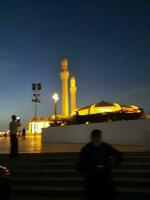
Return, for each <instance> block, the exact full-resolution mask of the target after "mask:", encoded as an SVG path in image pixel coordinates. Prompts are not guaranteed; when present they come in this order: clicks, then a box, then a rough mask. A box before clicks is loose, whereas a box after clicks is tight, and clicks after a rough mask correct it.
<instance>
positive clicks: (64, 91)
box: [60, 58, 69, 118]
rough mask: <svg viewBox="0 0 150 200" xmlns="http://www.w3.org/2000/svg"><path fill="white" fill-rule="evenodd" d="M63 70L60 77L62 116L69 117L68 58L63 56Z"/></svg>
mask: <svg viewBox="0 0 150 200" xmlns="http://www.w3.org/2000/svg"><path fill="white" fill-rule="evenodd" d="M61 67H62V70H61V72H60V78H61V81H62V116H63V117H64V118H67V117H68V115H69V104H68V78H69V71H68V60H67V58H63V59H62V60H61Z"/></svg>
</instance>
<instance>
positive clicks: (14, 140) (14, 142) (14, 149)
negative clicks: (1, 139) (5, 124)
mask: <svg viewBox="0 0 150 200" xmlns="http://www.w3.org/2000/svg"><path fill="white" fill-rule="evenodd" d="M11 118H12V121H11V122H10V124H9V130H10V145H11V146H10V156H11V157H16V156H18V137H17V133H18V128H19V127H20V126H21V124H20V119H17V118H16V115H12V117H11Z"/></svg>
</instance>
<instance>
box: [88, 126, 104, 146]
mask: <svg viewBox="0 0 150 200" xmlns="http://www.w3.org/2000/svg"><path fill="white" fill-rule="evenodd" d="M91 142H92V144H94V146H99V145H100V144H101V143H102V131H101V130H99V129H94V130H93V131H92V132H91Z"/></svg>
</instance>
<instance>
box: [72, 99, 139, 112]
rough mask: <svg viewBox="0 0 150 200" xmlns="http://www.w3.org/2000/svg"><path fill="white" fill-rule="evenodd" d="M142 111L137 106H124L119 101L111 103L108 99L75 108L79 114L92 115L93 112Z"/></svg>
mask: <svg viewBox="0 0 150 200" xmlns="http://www.w3.org/2000/svg"><path fill="white" fill-rule="evenodd" d="M117 112H124V113H141V112H142V111H141V109H140V108H138V107H137V106H134V105H130V106H122V105H120V104H118V103H109V102H106V101H101V102H98V103H95V104H91V105H88V106H85V107H82V108H78V109H76V110H75V112H74V113H72V115H74V114H78V115H92V114H105V113H117Z"/></svg>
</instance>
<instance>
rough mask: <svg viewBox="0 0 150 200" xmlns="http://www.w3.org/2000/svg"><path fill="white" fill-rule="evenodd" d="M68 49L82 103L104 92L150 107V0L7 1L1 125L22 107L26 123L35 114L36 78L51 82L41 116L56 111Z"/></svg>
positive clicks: (1, 6) (0, 30)
mask: <svg viewBox="0 0 150 200" xmlns="http://www.w3.org/2000/svg"><path fill="white" fill-rule="evenodd" d="M64 55H65V56H67V57H68V59H69V63H70V66H69V68H70V74H72V75H76V77H77V85H78V93H77V105H78V106H84V105H87V104H89V103H93V102H98V101H101V100H102V99H103V100H106V101H110V102H111V101H113V102H120V103H123V104H136V105H138V106H140V107H142V108H144V109H145V111H147V112H150V1H149V0H113V1H112V0H0V93H1V95H0V128H1V129H5V128H6V127H7V126H8V122H9V120H10V116H11V115H12V114H14V113H15V114H17V115H20V117H21V118H22V121H23V125H24V124H25V123H26V122H27V121H28V119H30V118H31V117H32V116H33V112H34V106H33V104H32V103H31V98H32V90H31V84H32V83H33V82H41V83H42V84H43V90H42V94H41V99H42V103H41V104H40V107H39V115H42V116H47V115H50V114H52V113H53V102H52V99H51V96H52V94H53V92H55V91H58V92H59V94H60V93H61V82H60V78H59V72H60V59H61V58H62V57H63V56H64ZM59 104H60V102H59ZM59 110H60V105H59Z"/></svg>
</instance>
